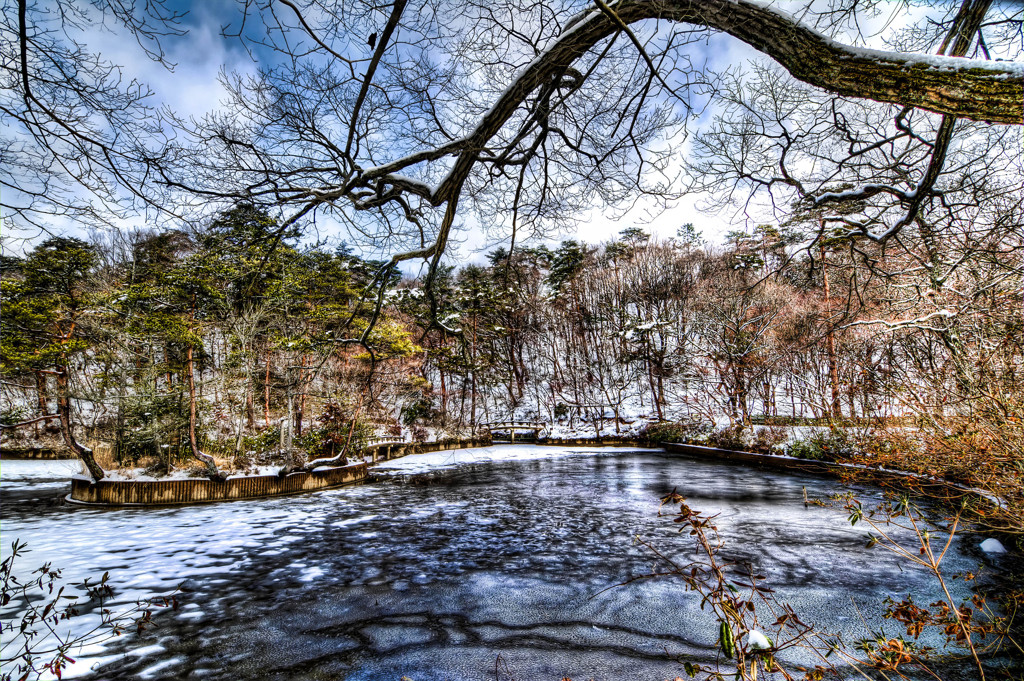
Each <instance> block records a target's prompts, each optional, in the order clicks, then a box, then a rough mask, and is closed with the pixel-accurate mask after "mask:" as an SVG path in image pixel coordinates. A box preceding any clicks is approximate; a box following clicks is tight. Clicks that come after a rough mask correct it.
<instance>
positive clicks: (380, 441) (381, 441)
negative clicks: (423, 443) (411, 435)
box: [363, 436, 405, 449]
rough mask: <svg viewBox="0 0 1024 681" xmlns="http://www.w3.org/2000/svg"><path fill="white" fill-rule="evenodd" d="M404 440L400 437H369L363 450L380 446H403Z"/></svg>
mask: <svg viewBox="0 0 1024 681" xmlns="http://www.w3.org/2000/svg"><path fill="white" fill-rule="evenodd" d="M404 444H405V440H404V439H402V438H400V437H395V436H388V437H371V438H370V439H368V440H367V441H366V444H364V445H363V449H369V448H371V447H377V446H380V445H404Z"/></svg>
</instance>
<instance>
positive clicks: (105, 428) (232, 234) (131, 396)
mask: <svg viewBox="0 0 1024 681" xmlns="http://www.w3.org/2000/svg"><path fill="white" fill-rule="evenodd" d="M812 227H815V226H814V225H812ZM298 234H299V232H298V230H291V231H288V232H285V233H283V234H282V233H281V232H280V230H279V225H278V223H277V222H276V220H274V219H273V218H272V217H270V216H269V215H268V214H267V213H266V212H264V211H261V210H259V209H257V208H254V207H252V206H250V205H239V206H237V207H236V208H234V209H232V210H229V211H226V212H224V213H222V214H220V215H219V216H218V217H217V218H216V219H214V220H213V221H211V223H210V224H209V225H208V226H207V227H206V229H204V230H201V231H196V232H188V231H163V232H141V231H140V232H134V233H124V234H121V235H120V236H118V237H117V238H98V239H95V240H93V241H91V242H85V241H81V240H77V239H72V238H64V237H54V238H50V239H48V240H46V241H44V242H42V243H40V244H39V245H38V246H36V247H35V248H34V249H32V250H31V251H30V252H28V253H27V254H26V256H25V257H24V258H13V257H8V258H7V259H5V261H4V263H3V268H4V272H3V274H4V278H3V310H2V313H3V314H2V324H3V329H2V339H3V340H2V360H3V387H2V389H3V394H4V402H5V404H8V405H13V408H11V409H9V410H8V411H6V412H5V413H4V414H3V424H4V427H5V431H4V434H5V439H6V440H7V442H8V443H10V442H12V440H11V439H10V438H11V437H12V435H13V436H14V437H16V438H18V437H20V438H21V439H22V440H23V441H24V442H26V443H30V442H31V440H32V438H36V437H39V438H44V439H45V438H46V437H51V438H55V437H56V436H57V435H58V434H60V435H62V436H63V437H62V440H63V442H64V444H66V445H67V446H69V447H71V448H73V449H76V450H77V452H78V454H79V455H82V454H83V453H86V457H85V458H87V459H88V458H90V457H88V452H89V450H91V449H96V448H97V445H102V446H103V447H104V449H105V450H106V451H109V452H110V453H111V455H112V457H113V459H114V460H116V461H117V462H120V463H122V464H125V465H131V464H134V463H136V462H137V461H139V460H140V459H146V460H148V461H150V462H152V461H153V460H156V461H157V462H158V465H159V464H162V465H163V466H164V467H166V466H167V465H168V464H171V463H174V462H179V463H181V462H186V461H188V460H189V459H191V458H193V457H195V458H198V459H203V460H205V461H206V465H207V466H208V467H209V468H210V471H211V473H212V472H213V470H215V464H214V462H213V459H212V458H211V457H210V456H208V455H215V456H217V457H219V458H220V459H221V462H222V465H225V466H234V467H240V468H244V467H245V465H247V464H248V463H252V462H253V461H256V460H277V461H282V460H290V459H289V457H293V458H294V460H295V461H297V462H298V463H300V464H301V463H304V462H306V461H308V460H311V459H316V458H317V457H323V456H336V455H338V454H345V453H346V452H349V453H350V452H351V449H352V447H353V446H354V444H355V443H358V442H362V441H364V440H365V438H366V437H369V436H371V435H374V434H376V435H401V436H403V437H409V438H410V439H416V440H424V439H428V438H429V439H433V438H443V437H467V436H472V435H476V434H477V433H478V432H479V430H480V426H481V424H483V423H486V422H489V421H498V420H503V419H506V418H509V417H518V418H530V419H537V420H540V421H544V422H548V423H556V422H560V423H563V424H569V425H576V426H577V429H578V430H585V429H589V432H591V433H593V434H594V435H600V434H605V435H610V434H615V433H618V432H620V428H621V429H627V430H628V431H629V432H630V433H632V434H636V432H637V431H636V422H637V421H638V420H643V422H644V423H647V422H654V423H657V422H674V423H682V424H686V425H687V426H689V427H692V428H693V429H694V432H695V433H698V432H699V433H707V432H708V431H709V430H711V429H712V428H713V427H714V428H718V429H722V428H731V430H732V432H733V433H737V432H739V433H743V432H744V431H746V433H747V434H748V436H749V435H750V434H751V433H753V432H754V429H752V428H751V426H752V425H753V424H756V423H766V422H774V423H804V422H807V420H808V419H814V421H813V422H816V423H832V424H835V425H843V424H846V425H849V424H851V423H857V424H861V425H865V426H875V427H877V428H879V429H884V428H886V427H888V428H890V429H892V428H895V427H898V426H907V427H911V426H912V428H913V431H914V432H915V433H916V434H917V435H918V437H916V438H915V444H914V446H913V448H912V449H913V451H914V453H915V456H917V457H918V459H915V461H916V463H912V465H919V466H924V467H925V470H930V471H933V472H935V471H938V472H943V473H947V474H957V475H959V476H960V477H961V478H965V477H966V478H970V479H972V480H975V479H976V478H977V477H978V475H981V474H985V475H992V474H998V471H997V472H996V473H993V471H992V469H991V467H988V468H986V469H985V471H982V470H981V469H979V468H978V466H977V465H976V463H977V459H978V458H979V457H978V452H987V453H988V454H990V455H993V456H990V457H988V458H991V459H993V460H995V461H997V462H998V461H1001V460H1002V461H1004V462H1005V463H1006V465H1007V466H1009V467H1010V468H1012V465H1011V463H1012V461H1017V460H1019V458H1018V457H1019V449H1015V448H1019V446H1020V443H1021V441H1022V440H1021V439H1020V432H1021V421H1020V417H1021V413H1020V410H1021V407H1022V405H1024V399H1022V397H1024V396H1022V388H1021V380H1020V375H1019V374H1020V367H1021V366H1022V365H1024V333H1022V329H1021V315H1020V310H1021V305H1022V300H1021V285H1020V284H1021V281H1020V273H1019V261H1018V259H1019V243H1020V234H1016V233H1013V232H1011V233H1008V234H1006V236H1005V238H1003V239H989V240H987V241H985V242H981V243H979V242H976V241H975V240H973V239H972V238H971V237H972V234H973V232H972V231H970V230H967V231H965V233H964V234H963V237H964V240H963V241H962V242H960V243H959V244H955V243H951V244H947V248H946V249H944V250H943V252H942V260H938V259H936V260H934V261H933V262H934V264H933V266H931V267H928V266H922V265H921V263H922V262H924V263H927V262H928V260H927V258H928V257H929V254H928V253H927V252H903V253H900V254H893V253H891V252H887V251H886V250H885V249H884V248H881V247H879V248H877V249H875V250H874V251H873V252H869V253H868V254H867V256H868V257H867V260H865V258H864V257H862V256H863V253H860V254H854V255H856V257H854V255H851V251H850V249H849V248H844V242H843V241H842V240H834V241H829V240H823V241H820V242H819V243H818V244H817V245H815V246H814V247H813V248H809V247H808V245H807V243H805V242H804V241H803V238H804V237H802V236H801V231H800V229H799V226H795V225H787V226H782V227H776V226H768V225H764V226H761V227H758V228H757V229H755V230H753V232H752V233H744V232H734V233H731V234H730V235H729V237H728V243H727V245H726V246H724V247H710V246H707V245H705V244H703V243H702V241H701V239H700V236H699V233H698V231H697V230H696V229H695V228H694V226H693V225H684V226H683V227H682V228H680V230H679V234H678V237H677V238H674V239H671V240H668V241H663V242H659V241H657V240H653V239H651V238H650V237H649V236H648V234H646V233H645V232H644V231H643V230H641V229H638V228H629V229H626V230H623V231H622V232H621V233H620V237H619V238H618V239H616V240H614V241H612V242H609V243H604V244H598V245H591V244H585V243H580V242H577V241H563V242H562V243H561V245H559V246H558V247H557V248H554V249H550V248H547V247H544V246H539V247H518V248H516V249H515V250H514V251H512V252H509V251H508V250H507V249H505V248H498V249H496V250H494V251H492V252H491V253H489V254H488V261H489V264H488V265H487V266H481V265H467V266H464V267H461V268H459V269H455V268H450V267H449V268H442V269H441V270H440V272H439V276H438V278H437V280H436V281H435V285H434V291H433V293H434V294H435V295H436V298H435V299H434V300H431V296H430V295H428V292H427V291H425V290H424V288H423V285H422V281H418V280H409V279H403V278H402V277H401V275H400V273H399V272H398V271H397V270H396V269H394V268H393V267H391V268H390V269H388V267H389V266H386V265H385V264H383V263H380V262H373V261H366V260H363V259H360V258H359V257H356V256H355V255H353V254H352V253H351V251H349V250H348V249H346V248H335V249H328V248H326V247H325V246H323V245H321V244H313V245H304V246H303V245H300V243H299V240H298V238H297V237H298ZM935 257H937V256H935ZM953 257H955V258H956V260H955V261H954V262H953V264H952V265H951V266H949V267H948V269H945V270H944V271H942V272H941V277H942V279H941V281H940V282H938V283H937V282H936V276H937V272H938V270H939V268H938V265H941V264H942V263H947V262H949V261H950V258H953ZM382 268H383V269H382ZM382 272H383V274H382ZM381 277H384V278H385V280H386V285H385V287H384V289H383V293H382V305H381V306H380V308H379V311H378V308H377V306H376V304H375V303H376V300H375V298H374V296H372V295H368V294H367V288H368V287H370V288H371V289H372V291H373V292H376V291H377V288H376V282H378V281H380V279H381ZM953 311H955V314H954V313H953ZM371 321H372V326H371ZM786 417H796V418H788V419H787V418H786ZM627 426H628V428H627ZM353 438H354V440H353ZM881 439H884V438H881ZM889 439H890V440H891V438H889ZM8 446H9V445H8ZM285 454H287V455H288V456H285V458H284V459H282V456H284V455H285ZM921 457H924V458H925V459H926V463H924V464H922V463H921V462H920V459H921ZM904 465H908V464H907V463H906V462H905V463H904ZM997 468H998V466H997ZM94 475H97V477H98V476H99V475H102V472H101V471H100V472H98V473H96V472H94ZM987 482H989V483H994V482H995V481H994V479H993V480H989V481H987Z"/></svg>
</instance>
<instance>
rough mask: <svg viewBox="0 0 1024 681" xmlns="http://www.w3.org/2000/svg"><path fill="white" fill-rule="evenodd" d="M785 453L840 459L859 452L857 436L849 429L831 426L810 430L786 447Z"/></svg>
mask: <svg viewBox="0 0 1024 681" xmlns="http://www.w3.org/2000/svg"><path fill="white" fill-rule="evenodd" d="M786 454H787V455H789V456H794V457H796V458H798V459H812V460H815V461H842V460H845V459H850V458H854V457H856V456H857V455H858V454H860V448H859V446H858V442H857V438H856V436H855V435H853V434H852V433H851V432H850V431H849V430H846V429H843V428H831V429H828V430H817V431H814V432H812V433H811V434H810V435H809V436H808V437H806V438H804V439H803V440H798V441H796V442H794V443H792V444H790V445H789V447H787V448H786Z"/></svg>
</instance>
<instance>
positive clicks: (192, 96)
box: [81, 0, 897, 261]
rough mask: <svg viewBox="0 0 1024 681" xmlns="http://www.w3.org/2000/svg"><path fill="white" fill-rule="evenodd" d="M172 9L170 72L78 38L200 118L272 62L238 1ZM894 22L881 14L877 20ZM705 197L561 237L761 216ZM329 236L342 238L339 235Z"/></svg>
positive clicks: (724, 49)
mask: <svg viewBox="0 0 1024 681" xmlns="http://www.w3.org/2000/svg"><path fill="white" fill-rule="evenodd" d="M893 4H894V5H896V4H897V3H893ZM170 5H171V7H172V8H173V9H175V10H176V11H179V12H185V13H186V14H185V16H184V17H183V18H182V20H181V28H183V29H185V30H187V34H186V35H184V36H181V37H170V38H168V39H166V40H165V41H163V46H164V48H165V50H166V53H167V57H168V60H169V61H170V62H173V63H174V64H175V66H174V69H173V70H172V71H169V70H167V69H166V68H164V66H163V65H161V64H159V63H156V62H154V61H152V60H148V59H146V58H144V57H142V56H141V54H140V50H139V48H138V45H137V44H136V43H135V41H134V40H133V39H132V38H131V37H130V36H125V35H124V34H119V33H117V32H115V31H112V30H111V31H103V30H99V29H96V28H95V27H94V28H92V29H91V30H90V31H89V32H88V33H86V34H83V35H82V36H81V37H82V38H83V40H84V42H85V43H86V44H87V45H88V47H89V48H90V49H93V50H95V51H96V52H98V53H99V54H100V56H101V57H102V58H104V59H106V60H108V61H110V62H111V63H114V64H118V65H121V66H122V68H123V70H124V74H125V76H126V78H137V79H138V80H140V81H142V82H144V83H147V84H149V86H150V87H151V88H152V89H153V91H154V93H155V101H154V103H156V104H162V105H166V106H167V107H168V108H169V109H171V110H173V111H175V112H177V113H178V114H180V115H184V116H195V117H201V116H202V115H203V114H205V113H207V112H209V111H213V110H216V109H217V108H218V107H219V105H220V102H221V101H222V99H223V98H224V96H225V92H224V90H223V88H222V87H221V85H220V84H219V81H218V76H219V75H220V74H221V73H222V72H228V73H240V74H245V73H251V72H253V71H254V70H255V68H256V63H254V59H255V60H256V61H261V60H262V61H263V62H264V63H269V62H271V61H272V60H273V59H274V55H273V54H272V53H270V52H268V51H260V50H258V49H256V50H255V51H253V52H250V51H247V48H246V46H243V45H242V44H241V42H240V41H238V40H237V39H236V38H227V37H224V35H223V32H224V29H225V28H226V27H228V26H229V25H230V26H231V28H234V29H237V28H238V26H239V22H240V18H241V14H240V10H239V5H240V3H238V2H237V1H236V0H203V1H196V2H190V1H189V0H172V2H171V3H170ZM783 5H785V3H783ZM892 18H893V17H885V16H882V17H881V18H879V19H878V21H885V20H887V19H892ZM249 26H250V28H251V30H258V29H259V28H260V27H259V22H258V20H256V21H250V24H249ZM250 49H252V48H251V45H250ZM690 54H691V57H692V60H693V62H694V63H695V64H700V63H705V62H706V63H707V65H708V66H709V67H710V68H712V69H716V70H720V69H723V68H725V67H726V66H729V65H742V64H744V63H746V62H747V61H748V60H750V59H757V58H759V56H758V54H757V53H755V52H754V51H753V50H751V49H750V48H748V47H746V46H745V45H744V44H743V43H740V42H739V41H737V40H735V39H732V38H729V37H727V36H721V35H719V36H712V37H710V38H709V39H708V40H707V41H706V42H704V43H702V44H695V45H692V46H691V47H690ZM705 198H706V197H702V196H686V197H684V198H682V199H681V200H679V201H677V202H676V203H674V204H672V205H670V206H669V208H668V209H667V210H662V209H660V208H659V207H658V206H654V205H652V204H650V203H645V202H640V203H638V204H637V205H636V206H634V207H633V208H632V209H631V210H629V211H628V212H626V213H625V214H624V215H623V214H621V211H619V212H618V213H616V214H615V215H612V214H611V213H609V212H606V211H605V210H604V209H601V208H598V209H595V210H594V211H593V212H592V214H591V215H589V216H587V218H586V219H585V220H584V221H583V224H582V225H581V227H580V229H579V230H578V232H577V233H575V234H563V235H560V237H564V238H577V239H580V240H583V241H587V242H590V243H597V242H601V241H605V240H608V239H610V238H613V237H614V235H615V234H617V233H618V232H619V231H620V230H622V229H624V228H626V227H632V226H640V227H643V228H644V229H646V230H647V231H649V232H651V233H653V234H655V235H656V236H658V237H661V238H667V237H671V236H674V235H675V233H676V229H677V228H678V227H679V226H680V225H682V224H684V223H693V224H694V225H695V226H696V228H697V229H698V230H699V231H701V232H703V234H704V236H705V238H706V239H708V240H709V241H711V242H720V241H721V239H722V236H723V234H724V233H725V232H726V231H728V230H730V229H737V228H740V229H743V228H747V227H750V226H752V225H753V224H757V223H758V222H762V221H764V219H763V218H764V216H747V215H744V214H743V213H742V212H740V211H738V210H737V211H724V212H722V211H719V212H716V213H713V214H709V213H705V212H701V210H700V208H701V207H702V205H703V203H704V200H705ZM758 218H761V219H760V220H759V219H758ZM132 226H138V222H134V223H132ZM467 226H468V227H469V229H468V231H465V232H463V233H462V234H461V235H460V236H459V237H458V238H457V241H460V242H461V243H460V252H459V253H458V255H457V258H456V259H457V260H460V261H463V260H467V259H468V260H478V259H480V258H482V252H483V251H485V250H487V249H489V248H490V247H493V246H494V245H496V244H494V243H491V242H488V241H487V240H486V238H485V237H484V236H483V234H482V233H481V232H480V230H478V229H474V228H473V225H472V224H469V225H467ZM318 227H319V228H320V234H319V236H321V237H323V236H330V235H331V227H330V225H329V224H324V222H322V221H321V222H319V223H318ZM335 238H338V239H340V237H338V236H336V237H335ZM554 241H555V242H556V241H557V238H556V239H555V240H554ZM374 255H378V254H374Z"/></svg>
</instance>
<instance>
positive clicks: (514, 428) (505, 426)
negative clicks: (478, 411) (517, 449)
mask: <svg viewBox="0 0 1024 681" xmlns="http://www.w3.org/2000/svg"><path fill="white" fill-rule="evenodd" d="M480 425H481V426H482V427H483V428H486V429H487V430H489V431H490V432H491V436H492V437H493V436H494V434H495V433H508V435H509V439H510V440H511V441H512V442H515V441H516V433H531V434H532V435H533V437H534V439H536V438H537V437H538V436H539V435H540V434H541V431H543V430H544V429H545V428H547V427H548V424H546V423H542V422H540V421H494V422H492V423H482V424H480Z"/></svg>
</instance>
